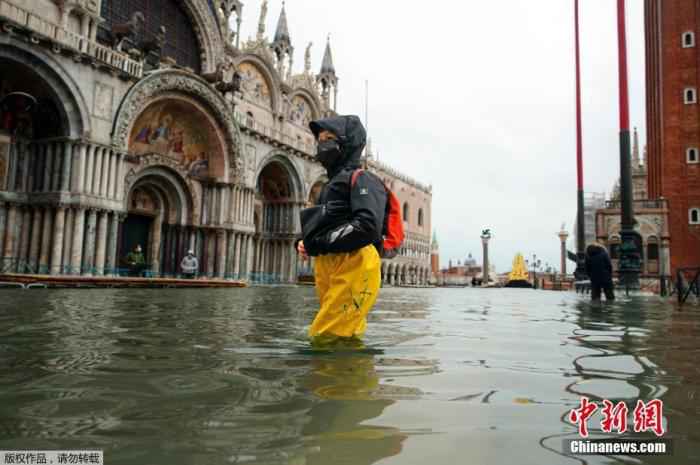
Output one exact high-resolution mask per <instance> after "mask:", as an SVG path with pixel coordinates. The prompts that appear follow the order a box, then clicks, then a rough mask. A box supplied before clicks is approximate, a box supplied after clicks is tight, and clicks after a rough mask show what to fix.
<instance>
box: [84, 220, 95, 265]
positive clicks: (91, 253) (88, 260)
mask: <svg viewBox="0 0 700 465" xmlns="http://www.w3.org/2000/svg"><path fill="white" fill-rule="evenodd" d="M96 230H97V210H95V209H92V208H91V209H89V210H88V212H87V225H86V228H85V253H84V254H83V274H84V275H87V276H92V275H93V273H94V271H95V270H94V268H95V235H96V232H97V231H96Z"/></svg>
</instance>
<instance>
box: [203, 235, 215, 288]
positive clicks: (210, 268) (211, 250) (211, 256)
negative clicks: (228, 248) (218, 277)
mask: <svg viewBox="0 0 700 465" xmlns="http://www.w3.org/2000/svg"><path fill="white" fill-rule="evenodd" d="M205 234H206V236H207V277H208V278H213V277H214V275H215V273H216V270H215V269H214V265H215V263H216V235H215V234H214V232H212V231H211V230H206V232H205Z"/></svg>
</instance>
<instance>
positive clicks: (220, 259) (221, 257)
mask: <svg viewBox="0 0 700 465" xmlns="http://www.w3.org/2000/svg"><path fill="white" fill-rule="evenodd" d="M224 274H226V231H224V230H223V229H219V230H217V231H216V277H217V278H219V279H223V278H224Z"/></svg>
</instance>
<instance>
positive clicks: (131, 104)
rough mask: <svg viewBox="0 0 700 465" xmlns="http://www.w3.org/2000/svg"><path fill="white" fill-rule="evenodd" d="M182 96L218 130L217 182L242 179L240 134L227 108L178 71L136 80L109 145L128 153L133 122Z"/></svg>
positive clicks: (195, 78)
mask: <svg viewBox="0 0 700 465" xmlns="http://www.w3.org/2000/svg"><path fill="white" fill-rule="evenodd" d="M177 96H182V97H183V98H185V99H189V101H191V102H195V103H197V105H200V106H201V107H200V108H201V111H203V112H205V114H208V115H209V116H210V117H211V119H212V121H214V122H215V123H216V125H217V126H218V131H221V134H222V139H223V148H222V149H223V163H224V168H223V176H222V177H221V178H219V179H217V180H218V181H221V182H236V181H240V179H241V178H242V175H243V170H242V166H243V159H242V157H243V155H242V151H241V150H240V133H239V131H238V126H237V124H236V122H235V120H234V117H233V112H232V111H231V107H230V105H229V104H228V102H226V100H225V99H224V98H223V96H222V95H221V94H219V93H218V92H217V91H216V90H214V89H213V88H212V87H211V86H210V85H209V84H208V83H207V82H206V81H204V80H203V79H201V78H199V77H198V76H194V75H193V74H191V73H187V72H184V71H181V70H174V69H168V70H161V71H156V72H154V73H153V74H151V75H149V76H148V77H147V78H145V79H142V80H140V81H139V82H137V83H136V84H134V86H133V87H132V88H131V89H130V90H129V91H128V92H127V94H126V95H125V96H124V98H123V100H122V102H121V104H120V106H119V109H118V111H117V116H116V118H115V120H114V126H113V129H112V144H113V145H114V146H115V147H116V148H117V149H118V150H120V151H123V152H128V151H129V142H130V141H129V137H130V135H131V132H132V129H133V126H134V124H135V123H136V121H137V118H139V116H140V115H141V114H142V113H143V112H144V111H145V110H146V109H147V108H148V107H149V106H150V105H151V104H152V103H154V102H155V101H157V100H158V99H160V98H166V97H172V98H174V97H177Z"/></svg>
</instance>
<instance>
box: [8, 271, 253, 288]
mask: <svg viewBox="0 0 700 465" xmlns="http://www.w3.org/2000/svg"><path fill="white" fill-rule="evenodd" d="M247 286H248V284H247V283H245V282H243V281H227V280H223V279H177V278H127V277H121V276H117V277H107V276H53V275H39V274H14V273H7V274H0V287H5V288H8V287H9V288H11V287H47V288H52V289H71V288H72V289H75V288H81V289H94V288H107V289H120V288H142V289H162V288H183V289H188V288H237V287H247Z"/></svg>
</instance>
